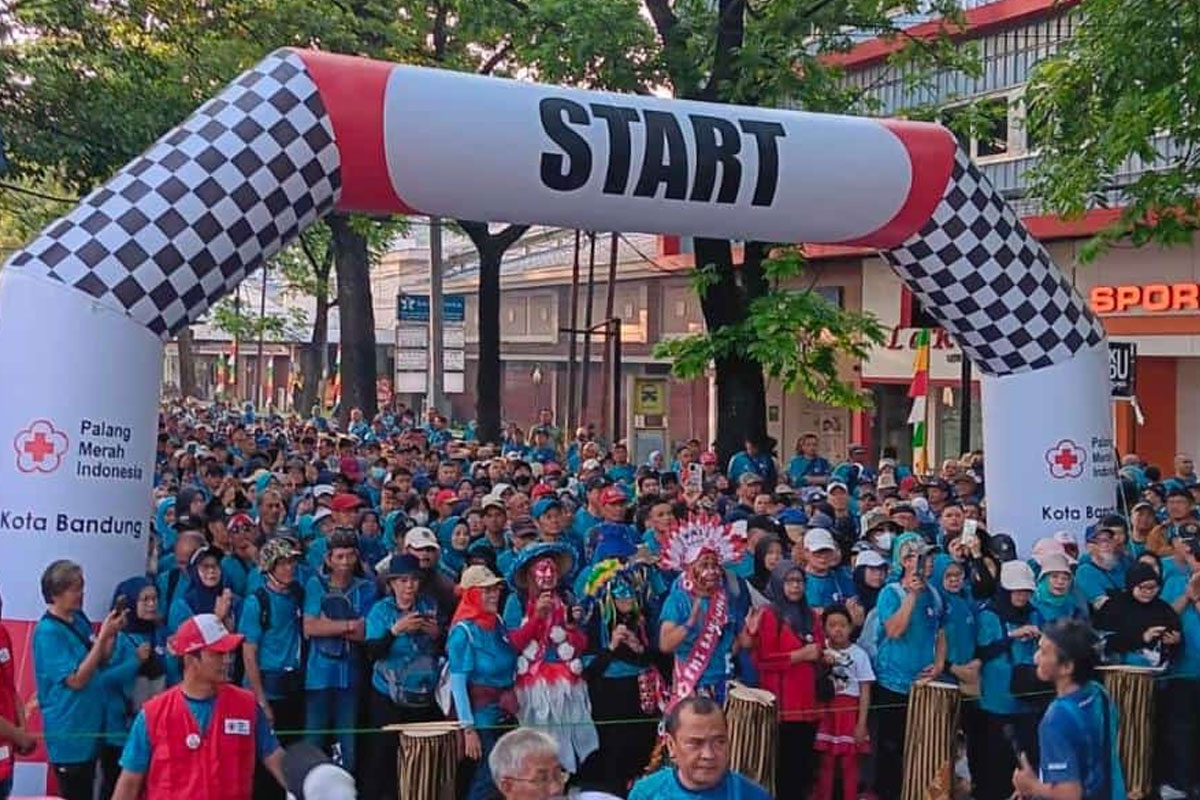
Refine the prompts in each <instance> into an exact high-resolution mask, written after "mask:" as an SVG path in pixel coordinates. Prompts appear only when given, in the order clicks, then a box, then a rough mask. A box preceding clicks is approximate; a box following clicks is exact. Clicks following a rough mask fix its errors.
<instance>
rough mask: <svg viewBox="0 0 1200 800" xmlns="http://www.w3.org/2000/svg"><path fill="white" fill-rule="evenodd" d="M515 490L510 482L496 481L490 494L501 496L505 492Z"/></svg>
mask: <svg viewBox="0 0 1200 800" xmlns="http://www.w3.org/2000/svg"><path fill="white" fill-rule="evenodd" d="M512 491H515V490H514V489H513V486H512V484H511V483H497V484H496V485H495V486H493V487H492V496H493V497H499V498H503V497H504V494H505V492H512Z"/></svg>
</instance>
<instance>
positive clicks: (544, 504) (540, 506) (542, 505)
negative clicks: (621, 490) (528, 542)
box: [529, 491, 623, 519]
mask: <svg viewBox="0 0 1200 800" xmlns="http://www.w3.org/2000/svg"><path fill="white" fill-rule="evenodd" d="M605 494H608V492H607V491H606V492H605ZM622 497H623V495H622ZM552 508H558V509H561V508H562V502H560V501H559V499H558V498H557V497H554V496H551V497H543V498H541V499H540V500H538V501H537V502H536V503H534V504H533V508H532V509H530V511H529V515H530V516H532V517H533V518H534V519H541V518H542V515H543V514H545V513H546V512H547V511H549V510H550V509H552Z"/></svg>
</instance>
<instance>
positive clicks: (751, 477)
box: [738, 472, 763, 486]
mask: <svg viewBox="0 0 1200 800" xmlns="http://www.w3.org/2000/svg"><path fill="white" fill-rule="evenodd" d="M762 482H763V479H762V476H761V475H758V474H757V473H754V472H743V473H742V474H741V476H740V477H739V478H738V484H739V485H741V486H752V485H753V484H756V483H759V484H761V483H762Z"/></svg>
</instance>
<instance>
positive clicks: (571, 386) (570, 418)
mask: <svg viewBox="0 0 1200 800" xmlns="http://www.w3.org/2000/svg"><path fill="white" fill-rule="evenodd" d="M579 243H580V232H579V231H578V230H576V231H575V258H574V259H573V260H572V262H571V311H570V314H571V321H570V322H569V323H567V327H568V328H570V332H569V333H568V334H567V413H566V415H565V419H564V421H563V438H564V439H566V438H567V437H568V436H570V437H574V435H575V428H576V427H577V422H578V421H577V420H576V419H575V398H576V393H575V389H576V384H577V383H578V378H579V370H578V365H577V364H576V362H575V344H576V342H577V341H578V338H579V337H578V331H577V330H576V329H577V328H578V327H579Z"/></svg>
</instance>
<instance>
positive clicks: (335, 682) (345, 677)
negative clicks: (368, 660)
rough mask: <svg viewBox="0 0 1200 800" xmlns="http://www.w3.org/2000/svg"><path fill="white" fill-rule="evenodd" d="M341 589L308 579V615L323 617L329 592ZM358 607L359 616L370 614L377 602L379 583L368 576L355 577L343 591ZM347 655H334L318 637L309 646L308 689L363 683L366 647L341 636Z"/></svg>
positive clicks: (349, 687)
mask: <svg viewBox="0 0 1200 800" xmlns="http://www.w3.org/2000/svg"><path fill="white" fill-rule="evenodd" d="M337 591H338V590H336V589H332V588H329V589H327V588H326V584H325V581H323V580H322V579H321V578H320V577H312V578H309V579H308V584H307V585H306V586H305V587H304V616H306V617H312V618H313V619H316V618H318V617H320V616H321V603H322V602H323V600H324V598H325V595H326V594H329V593H331V592H337ZM341 594H344V595H345V596H346V598H347V599H348V600H349V601H350V604H351V605H352V606H353V607H354V610H355V611H356V612H357V615H358V617H359V618H362V617H366V615H367V612H368V611H370V610H371V605H372V604H373V603H374V602H375V598H376V593H375V584H374V583H372V582H371V581H369V580H367V579H365V578H353V579H352V580H351V582H350V585H349V586H348V587H346V589H345V590H342V591H341ZM324 638H334V639H341V641H342V643H344V645H345V646H344V647H342V648H340V649H341V650H342V653H343V657H340V658H338V657H331V656H330V655H329V654H327V653H326V652H325V651H324V650H323V648H321V647H319V646H318V639H316V638H314V639H313V640H311V641H310V642H309V646H308V668H307V669H306V670H305V672H304V688H305V689H351V688H354V687H357V686H358V685H359V676H360V675H361V674H362V663H363V656H362V647H361V646H359V645H358V644H357V643H352V642H349V641H346V640H345V639H344V638H341V637H324Z"/></svg>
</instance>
